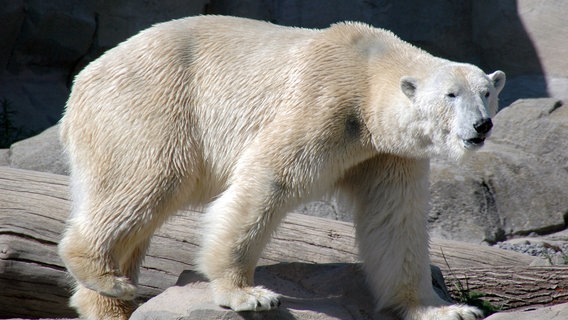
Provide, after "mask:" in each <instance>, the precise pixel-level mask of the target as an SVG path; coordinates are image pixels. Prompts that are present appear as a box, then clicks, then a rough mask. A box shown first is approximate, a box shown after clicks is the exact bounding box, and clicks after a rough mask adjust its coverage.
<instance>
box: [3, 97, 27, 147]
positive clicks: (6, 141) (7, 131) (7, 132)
mask: <svg viewBox="0 0 568 320" xmlns="http://www.w3.org/2000/svg"><path fill="white" fill-rule="evenodd" d="M15 114H16V111H14V110H12V103H11V102H10V101H9V100H8V99H5V98H4V99H2V100H0V149H3V148H8V147H10V145H12V143H14V142H15V141H17V140H19V139H21V138H23V133H24V130H23V128H22V127H16V126H15V125H14V120H13V116H14V115H15Z"/></svg>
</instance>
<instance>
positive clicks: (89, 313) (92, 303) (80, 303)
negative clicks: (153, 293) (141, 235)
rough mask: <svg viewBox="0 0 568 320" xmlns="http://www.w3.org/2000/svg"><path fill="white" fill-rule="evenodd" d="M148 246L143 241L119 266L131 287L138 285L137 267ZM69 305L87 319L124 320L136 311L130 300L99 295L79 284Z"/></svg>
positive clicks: (147, 242) (133, 303)
mask: <svg viewBox="0 0 568 320" xmlns="http://www.w3.org/2000/svg"><path fill="white" fill-rule="evenodd" d="M148 245H149V240H146V241H143V242H142V243H141V244H139V245H138V246H137V247H136V248H135V249H134V251H133V252H132V254H131V255H130V258H129V259H123V263H122V265H121V266H120V270H124V272H125V277H126V278H127V279H128V281H130V282H131V283H132V285H136V284H137V283H138V274H139V267H140V264H141V263H142V260H143V258H144V255H145V253H146V250H147V248H148ZM134 290H135V288H134ZM70 304H71V306H73V307H74V308H75V309H76V310H77V311H78V312H79V314H80V315H82V316H83V317H86V318H87V319H124V320H126V319H128V318H129V317H130V315H131V314H132V312H133V311H134V309H136V303H135V302H134V301H132V300H125V299H118V298H114V297H109V296H105V295H101V294H99V293H98V292H96V291H93V290H91V289H89V288H86V287H84V286H83V285H81V284H77V286H76V288H75V292H74V294H73V296H72V297H71V301H70Z"/></svg>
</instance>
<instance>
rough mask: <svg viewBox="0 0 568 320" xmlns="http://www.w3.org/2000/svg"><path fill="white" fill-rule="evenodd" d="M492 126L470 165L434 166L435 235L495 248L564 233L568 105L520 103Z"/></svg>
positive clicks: (541, 101)
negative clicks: (522, 239)
mask: <svg viewBox="0 0 568 320" xmlns="http://www.w3.org/2000/svg"><path fill="white" fill-rule="evenodd" d="M494 122H495V127H494V132H493V135H492V137H491V138H490V141H488V143H487V145H486V146H485V147H484V148H483V149H482V150H481V151H479V152H478V153H476V154H474V155H473V157H472V159H470V160H469V161H467V163H465V164H461V165H460V164H453V163H443V162H434V163H433V166H432V176H431V183H432V188H431V190H432V210H431V212H430V222H431V226H432V233H433V235H434V236H438V237H442V238H452V239H455V240H465V241H472V242H475V241H479V240H484V241H488V242H495V241H499V240H504V239H505V238H506V237H511V236H519V235H527V234H529V233H531V232H536V233H548V232H552V231H556V230H561V229H564V228H565V227H566V218H567V216H566V215H567V211H566V210H567V209H568V202H566V201H567V200H566V199H568V189H567V188H566V181H568V152H567V151H566V150H568V140H567V139H565V137H566V136H568V107H567V106H563V103H562V102H560V101H557V100H554V99H537V100H520V101H518V102H516V103H515V104H513V105H511V106H510V107H508V108H506V109H504V110H503V111H501V113H499V114H498V115H497V117H495V121H494Z"/></svg>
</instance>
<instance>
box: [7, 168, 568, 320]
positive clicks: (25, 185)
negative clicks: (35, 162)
mask: <svg viewBox="0 0 568 320" xmlns="http://www.w3.org/2000/svg"><path fill="white" fill-rule="evenodd" d="M69 205H70V203H69V200H68V178H67V177H65V176H60V175H54V174H49V173H41V172H35V171H27V170H19V169H12V168H8V167H0V318H2V317H30V316H33V317H56V316H57V317H72V316H75V313H74V312H73V310H72V309H70V308H69V307H68V306H67V300H68V297H69V295H70V293H69V292H70V289H71V286H70V283H71V281H70V278H69V277H68V275H67V274H66V272H65V268H64V267H63V263H62V262H61V260H60V258H59V257H58V255H57V249H56V246H57V243H58V241H59V239H60V237H61V233H62V231H63V229H64V225H65V220H66V218H67V215H68V213H69ZM200 216H201V213H199V212H195V211H189V210H184V211H182V212H180V213H179V214H178V215H176V216H174V217H173V218H172V219H170V221H168V223H166V224H165V225H164V226H163V227H162V228H161V229H160V230H159V231H158V232H157V234H156V235H155V236H154V238H153V239H152V245H151V246H150V249H149V252H148V255H147V257H146V260H145V263H144V264H143V267H142V270H141V276H140V291H139V294H140V297H141V299H142V300H145V299H148V298H150V297H152V296H155V295H157V294H159V293H160V292H162V291H163V290H164V289H166V288H167V287H169V286H172V285H174V284H175V282H176V280H177V278H178V276H179V275H180V273H181V272H182V271H183V270H190V269H194V268H193V267H194V265H193V256H194V253H195V252H196V250H197V247H198V242H199V235H198V234H196V233H194V232H191V231H192V230H198V227H197V226H198V224H199V219H200ZM431 248H432V250H431V253H432V261H433V263H434V264H436V265H438V266H439V267H440V268H441V269H442V270H443V271H444V270H446V272H447V267H448V266H450V267H452V268H466V269H463V272H464V274H467V275H468V276H470V277H474V276H476V275H473V274H471V273H470V272H469V270H472V272H474V273H475V272H477V271H475V270H481V269H482V268H488V267H489V266H502V265H513V266H517V267H518V268H522V267H523V266H528V265H529V264H530V262H531V261H532V260H533V258H531V257H528V256H525V255H522V254H518V253H514V252H507V251H504V250H500V249H495V248H491V247H486V246H476V245H471V244H464V243H459V242H455V241H448V240H437V239H434V240H432V245H431ZM442 251H443V255H444V256H445V258H446V259H447V261H448V263H447V264H446V263H445V261H444V259H443V258H442ZM294 261H295V262H304V263H336V262H349V263H355V262H358V259H357V249H356V244H355V238H354V230H353V225H352V224H350V223H346V222H339V221H333V220H328V219H323V218H317V217H311V216H306V215H301V214H294V213H292V214H290V215H289V216H288V217H287V218H286V219H285V220H284V222H283V224H282V225H281V227H280V228H279V230H278V232H277V234H276V235H275V237H274V239H273V240H272V242H271V243H270V244H269V246H268V247H267V249H266V250H265V252H264V254H263V255H262V258H261V261H260V264H274V263H277V262H294ZM472 268H473V269H472ZM507 268H508V267H506V268H503V269H502V270H503V272H504V273H506V272H507ZM491 269H492V268H491ZM522 269H523V270H526V272H527V274H531V275H532V276H533V277H534V278H539V279H543V281H544V280H545V279H548V278H546V277H545V275H546V276H548V275H549V274H550V272H551V270H558V268H556V267H555V268H552V267H551V268H522ZM459 270H462V269H459ZM511 270H512V272H518V270H517V269H514V268H513V269H511ZM564 270H566V271H568V269H564ZM484 276H485V277H491V274H484ZM496 279H497V281H498V279H500V278H496ZM559 279H560V280H561V281H560V283H559V284H558V287H557V288H556V289H554V292H557V291H559V290H568V289H567V288H568V285H566V283H565V281H564V280H565V278H562V277H560V278H559ZM490 281H491V279H487V282H490ZM519 281H521V280H520V279H519ZM534 283H535V282H534V281H532V280H531V281H525V282H524V283H523V285H524V286H526V287H527V288H530V287H531V286H533V285H534ZM538 283H541V282H538ZM515 285H518V283H515ZM450 287H451V286H450ZM483 289H484V287H483V286H482V285H481V281H480V288H479V290H480V291H483ZM500 289H502V290H503V291H504V292H507V291H506V288H504V287H502V288H500ZM552 293H553V292H551V294H552ZM560 299H564V298H562V297H560Z"/></svg>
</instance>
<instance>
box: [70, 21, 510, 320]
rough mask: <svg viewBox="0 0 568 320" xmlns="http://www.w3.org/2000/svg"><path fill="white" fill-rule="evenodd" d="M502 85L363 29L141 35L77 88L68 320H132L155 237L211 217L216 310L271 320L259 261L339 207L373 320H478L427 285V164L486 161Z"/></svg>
mask: <svg viewBox="0 0 568 320" xmlns="http://www.w3.org/2000/svg"><path fill="white" fill-rule="evenodd" d="M504 81H505V76H504V74H503V73H502V72H499V71H498V72H496V73H494V74H492V75H485V74H484V73H483V72H482V71H481V70H479V69H478V68H476V67H474V66H472V65H468V64H458V63H454V62H450V61H447V60H443V59H439V58H436V57H433V56H431V55H429V54H427V53H425V52H423V51H421V50H419V49H417V48H415V47H413V46H411V45H409V44H407V43H405V42H403V41H401V40H400V39H398V38H397V37H396V36H394V35H393V34H392V33H390V32H388V31H384V30H381V29H374V28H371V27H369V26H367V25H363V24H359V23H342V24H337V25H334V26H332V27H330V28H328V29H325V30H307V29H297V28H287V27H280V26H275V25H272V24H268V23H264V22H258V21H252V20H247V19H238V18H231V17H218V16H202V17H194V18H186V19H180V20H176V21H171V22H167V23H163V24H159V25H156V26H155V27H152V28H150V29H148V30H145V31H143V32H141V33H140V34H138V35H136V36H134V37H132V38H131V39H129V40H128V41H126V42H124V43H122V44H120V45H119V46H118V47H117V48H115V49H112V50H110V51H109V52H107V53H106V54H105V55H103V56H102V57H101V58H100V59H98V60H96V61H95V62H93V63H91V64H90V65H89V66H88V67H86V68H85V69H84V70H83V71H82V72H81V73H80V74H79V75H78V76H77V78H76V80H75V84H74V88H73V92H72V94H71V96H70V98H69V101H68V104H67V109H66V113H65V115H64V117H63V119H62V122H61V138H62V142H63V144H64V145H65V147H66V150H67V152H68V154H69V157H70V161H71V169H72V175H71V178H72V186H73V199H74V206H73V213H72V215H71V218H70V220H69V226H68V228H67V230H66V233H65V236H64V238H63V240H62V241H61V244H60V254H61V256H62V258H63V260H64V261H65V263H66V265H67V267H68V269H69V271H70V272H71V273H72V274H73V276H74V277H75V278H76V279H77V282H78V285H77V289H76V293H75V295H74V296H73V299H72V303H73V305H74V306H75V307H76V308H77V309H78V311H79V312H80V314H81V315H82V316H84V317H88V318H104V317H107V316H108V314H112V315H114V317H116V318H123V319H126V318H127V317H128V315H129V314H130V312H131V311H132V309H133V307H134V306H133V305H132V303H130V302H129V301H128V300H130V299H132V298H133V297H134V290H135V285H136V284H137V281H138V267H139V265H140V263H141V261H142V259H143V257H144V254H145V252H146V248H147V246H148V243H149V239H150V237H151V235H152V234H153V232H154V231H155V229H156V228H157V227H159V226H160V225H161V224H162V223H163V222H164V221H165V220H166V219H167V218H168V217H169V216H170V215H171V214H172V213H174V212H175V211H176V210H177V209H179V208H180V207H182V206H184V205H192V206H200V207H205V208H206V210H207V213H206V214H205V215H204V218H203V229H202V230H201V233H202V235H203V242H202V249H201V252H200V254H199V256H198V259H197V260H198V266H199V269H200V270H201V272H203V273H204V274H205V275H206V276H207V277H209V279H210V280H211V281H212V289H213V292H214V299H215V301H216V302H217V303H218V304H220V305H224V306H228V307H231V308H233V309H235V310H239V311H241V310H256V311H260V310H269V309H272V308H275V307H276V306H277V305H278V295H277V294H276V293H273V292H270V291H268V290H266V289H264V288H259V287H254V283H253V273H254V267H255V265H256V262H257V260H258V257H259V255H260V254H261V252H262V250H263V248H264V246H265V245H266V243H267V242H268V241H269V239H270V236H271V234H272V232H273V231H274V230H275V229H276V228H277V226H278V224H279V222H280V221H281V219H282V218H283V217H284V215H285V213H286V212H288V211H289V210H291V209H292V208H294V207H295V206H297V205H298V204H300V203H302V202H306V201H309V200H311V199H314V198H317V197H320V196H321V195H323V194H326V193H330V192H334V191H337V192H338V193H339V194H342V195H343V196H344V197H345V198H346V199H347V200H348V201H349V203H350V204H351V206H352V211H353V213H354V215H355V221H356V226H357V238H358V241H359V247H360V253H361V257H362V259H363V260H364V262H365V270H366V273H367V276H368V279H369V285H370V286H371V289H372V290H373V292H374V294H375V297H376V302H377V307H378V309H382V308H388V309H393V310H395V311H397V312H399V313H400V315H401V316H403V317H405V319H408V320H410V319H458V318H460V317H462V318H463V319H472V318H475V317H477V316H478V315H479V313H478V311H476V309H474V308H471V307H466V306H458V305H455V306H446V305H447V304H446V303H445V302H443V301H441V300H440V299H439V298H438V297H437V296H436V295H435V293H434V291H433V290H432V287H431V284H430V269H429V258H428V245H427V243H428V235H427V232H426V221H425V213H426V211H427V208H428V171H429V163H428V158H429V157H431V156H434V155H442V156H447V157H450V158H455V159H460V158H462V157H464V156H465V155H467V154H468V153H469V152H471V151H472V150H475V149H477V148H478V147H479V146H481V144H482V140H483V138H485V137H486V136H488V135H489V133H486V134H484V135H483V136H480V135H479V134H478V133H477V132H476V131H475V129H474V128H473V124H474V123H476V122H477V121H479V120H480V119H483V118H488V117H490V116H492V115H493V114H494V113H495V112H496V110H497V94H498V92H499V91H500V90H501V89H502V87H503V85H504ZM450 92H452V93H453V94H455V97H454V98H449V97H448V93H450ZM486 92H490V96H489V98H485V93H486ZM471 139H474V140H473V141H479V143H475V144H473V147H472V144H471V143H469V144H466V143H465V142H464V141H468V140H470V141H471ZM475 139H477V140H475ZM188 231H190V230H188Z"/></svg>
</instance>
